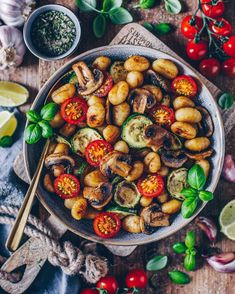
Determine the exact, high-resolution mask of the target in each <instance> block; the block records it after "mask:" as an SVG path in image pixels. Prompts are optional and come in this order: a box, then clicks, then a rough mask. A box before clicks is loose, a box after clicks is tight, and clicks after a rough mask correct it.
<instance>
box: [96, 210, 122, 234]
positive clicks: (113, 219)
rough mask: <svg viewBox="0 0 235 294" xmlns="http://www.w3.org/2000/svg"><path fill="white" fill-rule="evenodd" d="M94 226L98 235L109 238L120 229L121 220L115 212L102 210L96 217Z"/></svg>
mask: <svg viewBox="0 0 235 294" xmlns="http://www.w3.org/2000/svg"><path fill="white" fill-rule="evenodd" d="M93 228H94V231H95V233H96V235H97V236H99V237H101V238H104V239H108V238H112V237H114V236H115V235H116V234H117V233H118V232H119V231H120V229H121V221H120V218H119V217H118V216H117V215H116V214H115V213H112V212H102V213H100V214H98V215H97V216H96V217H95V219H94V222H93Z"/></svg>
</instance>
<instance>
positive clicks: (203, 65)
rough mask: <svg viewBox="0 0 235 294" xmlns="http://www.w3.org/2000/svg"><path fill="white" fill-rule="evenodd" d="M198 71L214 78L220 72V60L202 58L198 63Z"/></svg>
mask: <svg viewBox="0 0 235 294" xmlns="http://www.w3.org/2000/svg"><path fill="white" fill-rule="evenodd" d="M199 68H200V72H201V73H202V74H203V75H204V76H205V77H207V78H214V77H216V76H217V75H218V74H219V72H220V62H219V60H218V59H216V58H207V59H203V60H202V61H201V62H200V65H199Z"/></svg>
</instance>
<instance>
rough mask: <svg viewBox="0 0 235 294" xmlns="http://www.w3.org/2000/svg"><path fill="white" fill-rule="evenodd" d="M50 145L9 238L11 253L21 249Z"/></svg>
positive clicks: (45, 151) (8, 246)
mask: <svg viewBox="0 0 235 294" xmlns="http://www.w3.org/2000/svg"><path fill="white" fill-rule="evenodd" d="M49 144H50V140H47V141H46V144H45V146H44V148H43V151H42V154H41V157H40V159H39V162H38V165H37V169H36V171H35V173H34V176H33V179H32V181H31V183H30V186H29V188H28V191H27V193H26V195H25V198H24V201H23V204H22V206H21V208H20V210H19V213H18V215H17V217H16V219H15V222H14V224H13V226H12V228H11V231H10V234H9V236H8V238H7V241H6V248H7V249H8V250H10V251H15V250H16V249H17V248H18V247H19V244H20V241H21V239H22V236H23V233H24V228H25V225H26V222H27V219H28V216H29V213H30V210H31V207H32V204H33V200H34V196H35V193H36V190H37V186H38V182H39V179H40V176H41V172H42V168H43V164H44V160H45V157H46V154H47V151H48V147H49Z"/></svg>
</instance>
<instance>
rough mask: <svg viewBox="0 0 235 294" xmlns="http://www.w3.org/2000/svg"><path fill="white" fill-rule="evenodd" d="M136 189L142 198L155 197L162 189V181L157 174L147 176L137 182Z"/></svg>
mask: <svg viewBox="0 0 235 294" xmlns="http://www.w3.org/2000/svg"><path fill="white" fill-rule="evenodd" d="M137 188H138V190H139V192H140V194H141V195H143V196H146V197H157V196H159V195H160V194H161V193H162V191H163V189H164V181H163V178H162V176H160V175H158V174H149V175H146V176H143V177H141V178H140V179H139V180H138V182H137Z"/></svg>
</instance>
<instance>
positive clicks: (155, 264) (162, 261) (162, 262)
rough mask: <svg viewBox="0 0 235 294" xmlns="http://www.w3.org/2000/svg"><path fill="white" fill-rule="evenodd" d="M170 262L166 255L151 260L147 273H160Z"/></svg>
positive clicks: (147, 266)
mask: <svg viewBox="0 0 235 294" xmlns="http://www.w3.org/2000/svg"><path fill="white" fill-rule="evenodd" d="M167 261H168V257H167V256H166V255H159V256H155V257H154V258H152V259H150V260H149V262H148V263H147V265H146V269H147V271H159V270H161V269H163V268H164V267H166V265H167Z"/></svg>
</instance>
